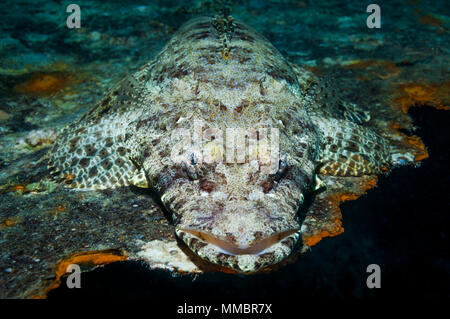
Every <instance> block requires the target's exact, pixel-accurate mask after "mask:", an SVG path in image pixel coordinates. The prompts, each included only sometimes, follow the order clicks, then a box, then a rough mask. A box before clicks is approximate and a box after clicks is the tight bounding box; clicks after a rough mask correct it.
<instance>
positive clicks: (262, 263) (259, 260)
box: [175, 228, 300, 273]
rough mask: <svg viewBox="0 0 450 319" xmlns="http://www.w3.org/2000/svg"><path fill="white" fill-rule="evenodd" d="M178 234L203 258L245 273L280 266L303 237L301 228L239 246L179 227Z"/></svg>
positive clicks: (176, 231)
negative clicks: (275, 265)
mask: <svg viewBox="0 0 450 319" xmlns="http://www.w3.org/2000/svg"><path fill="white" fill-rule="evenodd" d="M175 233H176V235H177V236H178V237H179V238H180V239H181V240H182V241H183V242H184V243H185V244H186V245H187V246H188V247H189V248H190V249H191V250H192V251H193V252H194V253H196V254H197V255H198V256H200V257H201V258H203V259H206V260H208V261H209V262H212V263H214V264H218V265H221V266H224V267H227V268H231V269H233V270H235V271H237V272H243V273H251V272H256V271H258V270H260V269H262V268H264V267H267V266H270V265H273V264H277V263H279V262H280V261H282V260H283V259H285V258H286V257H287V256H289V255H290V254H291V252H292V251H293V249H294V247H295V244H296V243H297V241H298V239H299V237H300V231H299V230H298V229H295V230H286V231H281V232H277V233H274V234H273V235H271V236H268V237H266V238H263V239H261V240H258V241H257V242H256V243H254V244H251V245H249V246H239V245H236V244H234V243H231V242H228V241H226V240H223V239H220V238H217V237H215V236H213V235H211V234H209V233H207V232H204V231H198V230H192V229H183V228H176V230H175Z"/></svg>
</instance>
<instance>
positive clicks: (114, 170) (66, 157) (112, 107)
mask: <svg viewBox="0 0 450 319" xmlns="http://www.w3.org/2000/svg"><path fill="white" fill-rule="evenodd" d="M142 72H144V71H138V72H137V73H135V74H134V75H132V76H128V77H127V78H125V79H124V80H123V81H122V82H120V83H119V84H118V85H117V86H116V87H115V88H114V89H113V90H112V91H111V92H110V93H109V94H108V95H106V97H105V98H103V99H102V100H101V101H100V102H99V103H98V104H97V105H96V106H94V107H93V108H92V109H91V110H90V111H89V112H87V113H86V114H85V115H84V116H83V117H82V118H81V119H80V120H79V121H77V122H74V123H72V124H71V125H69V126H68V127H66V128H65V129H64V130H63V131H62V132H61V134H60V135H59V136H58V138H57V139H56V141H55V143H54V146H53V148H52V150H51V151H50V152H49V156H48V158H49V168H51V170H52V173H53V174H55V175H56V176H57V177H59V178H62V179H64V180H65V182H66V183H67V184H68V185H70V186H72V187H76V188H86V189H92V188H93V189H106V188H112V187H119V186H125V185H128V184H129V180H131V179H132V177H133V176H135V171H136V170H137V168H136V166H135V165H134V164H133V162H132V161H131V160H130V154H129V153H130V150H129V145H128V143H127V140H128V139H129V134H127V128H128V125H129V123H131V122H133V121H135V120H136V119H137V118H139V116H140V114H141V113H142V108H143V105H147V104H148V103H147V104H145V100H146V98H147V97H148V92H147V91H146V88H144V85H143V84H142V81H141V80H140V78H139V77H140V76H141V75H140V74H141V73H142Z"/></svg>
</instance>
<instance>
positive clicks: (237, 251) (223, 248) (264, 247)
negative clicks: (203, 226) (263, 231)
mask: <svg viewBox="0 0 450 319" xmlns="http://www.w3.org/2000/svg"><path fill="white" fill-rule="evenodd" d="M176 232H177V234H178V233H179V232H184V233H185V236H190V237H193V238H196V239H198V240H200V241H202V242H204V243H206V244H208V245H210V246H212V247H214V248H215V249H216V250H218V251H220V252H221V253H224V254H227V255H231V256H239V255H256V256H259V255H262V254H264V253H266V252H268V251H270V250H273V249H272V248H274V246H276V245H279V244H281V242H282V241H284V240H286V239H287V238H294V241H297V239H298V237H299V231H285V232H280V233H277V234H275V235H272V236H270V237H268V238H266V239H264V240H262V241H261V242H260V243H259V244H257V245H254V246H250V247H242V246H241V247H237V246H234V245H232V244H229V243H227V242H225V241H224V240H221V239H218V238H216V237H214V236H211V235H209V234H207V233H204V232H199V231H192V230H186V229H178V228H177V229H176Z"/></svg>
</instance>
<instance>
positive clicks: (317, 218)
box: [301, 175, 377, 251]
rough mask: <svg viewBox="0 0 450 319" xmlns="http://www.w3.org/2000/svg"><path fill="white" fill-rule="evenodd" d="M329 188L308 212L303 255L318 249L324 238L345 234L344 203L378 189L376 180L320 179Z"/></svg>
mask: <svg viewBox="0 0 450 319" xmlns="http://www.w3.org/2000/svg"><path fill="white" fill-rule="evenodd" d="M320 178H321V179H322V181H323V183H324V184H325V185H326V190H325V191H324V192H321V193H318V194H317V195H316V196H315V198H314V200H313V201H312V204H311V206H310V207H309V208H308V209H307V211H306V215H305V219H304V220H303V223H302V226H301V235H302V240H303V244H304V248H303V251H305V250H306V249H307V248H308V247H311V246H314V245H315V244H317V243H318V242H319V241H320V240H322V238H324V237H332V236H336V235H339V234H341V233H342V232H343V231H344V228H343V227H342V214H341V210H340V208H339V205H340V203H341V202H344V201H348V200H355V199H357V198H358V197H359V196H361V195H363V194H364V193H365V192H366V191H367V190H368V189H370V188H372V187H374V186H376V182H377V179H376V176H374V175H372V176H363V177H335V176H320Z"/></svg>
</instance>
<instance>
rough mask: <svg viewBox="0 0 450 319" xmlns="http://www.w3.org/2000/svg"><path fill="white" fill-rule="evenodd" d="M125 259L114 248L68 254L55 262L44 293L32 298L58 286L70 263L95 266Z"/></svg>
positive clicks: (40, 297)
mask: <svg viewBox="0 0 450 319" xmlns="http://www.w3.org/2000/svg"><path fill="white" fill-rule="evenodd" d="M127 259H128V256H127V255H125V254H124V253H122V252H118V251H114V250H100V251H87V252H80V253H75V254H73V255H70V256H69V257H67V258H64V259H62V260H60V261H59V262H58V263H57V264H56V266H55V268H54V271H55V276H56V279H55V280H54V282H53V283H52V284H51V285H50V286H49V287H47V289H46V290H45V293H44V294H43V295H36V296H34V297H33V299H43V298H46V295H47V294H48V292H49V291H50V290H52V289H55V288H58V287H59V285H60V284H61V277H62V276H63V275H65V274H67V267H69V266H70V265H72V264H77V265H86V266H91V267H95V266H101V265H106V264H110V263H113V262H117V261H124V260H127Z"/></svg>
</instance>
